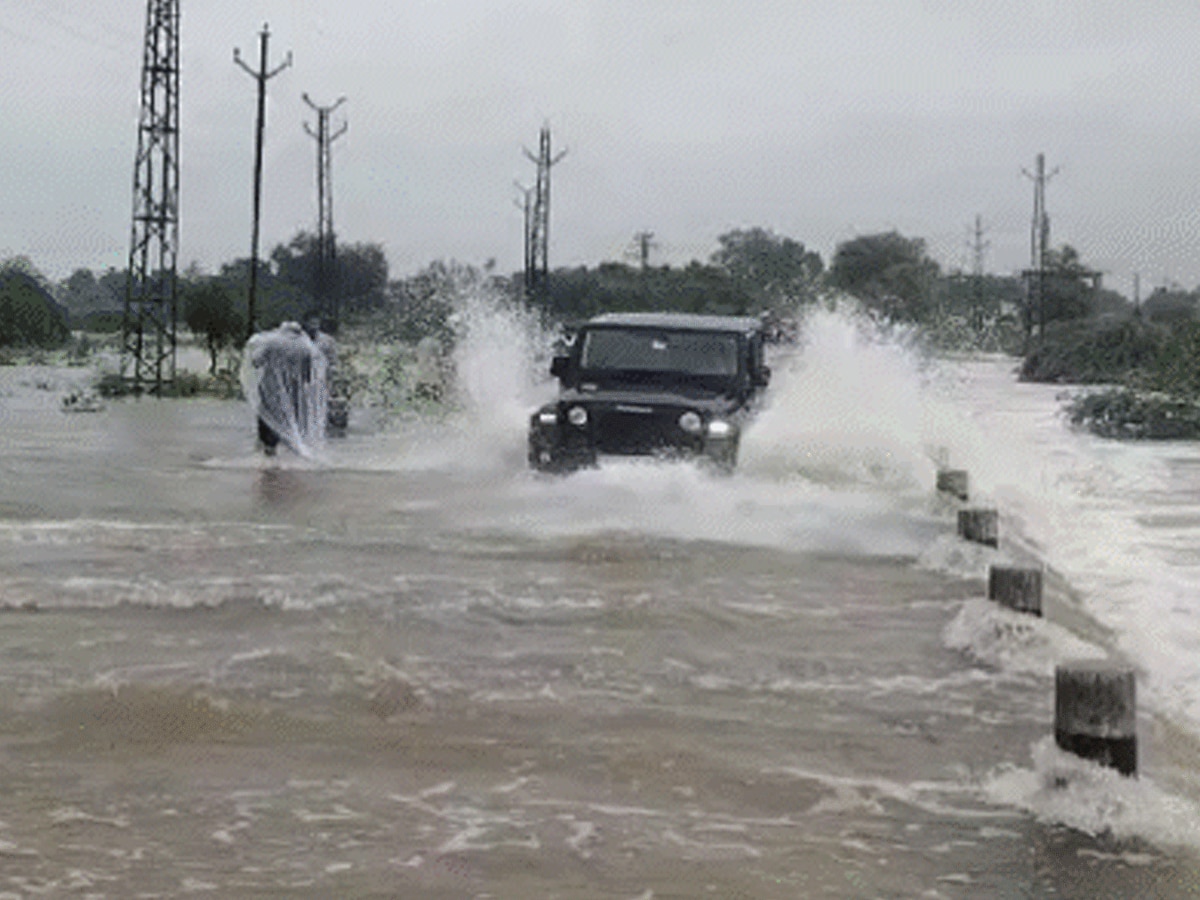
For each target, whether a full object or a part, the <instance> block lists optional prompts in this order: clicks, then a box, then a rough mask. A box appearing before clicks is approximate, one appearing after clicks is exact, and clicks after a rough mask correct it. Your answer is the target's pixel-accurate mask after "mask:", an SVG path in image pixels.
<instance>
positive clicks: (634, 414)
mask: <svg viewBox="0 0 1200 900" xmlns="http://www.w3.org/2000/svg"><path fill="white" fill-rule="evenodd" d="M679 415H680V410H678V409H652V408H650V407H638V406H634V405H632V404H630V405H619V406H616V407H610V408H607V409H595V410H594V411H593V423H592V426H593V431H592V433H593V434H594V435H595V439H596V449H597V450H598V451H599V452H600V453H611V454H621V455H643V454H652V453H656V452H659V451H661V450H669V449H695V448H696V445H697V443H698V441H697V439H696V438H694V437H693V436H691V435H689V434H687V433H686V432H685V431H683V430H682V429H681V428H680V427H679Z"/></svg>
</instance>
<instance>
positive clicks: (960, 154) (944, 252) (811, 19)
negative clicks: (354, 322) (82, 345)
mask: <svg viewBox="0 0 1200 900" xmlns="http://www.w3.org/2000/svg"><path fill="white" fill-rule="evenodd" d="M181 3H182V20H183V21H182V89H181V92H182V107H181V108H182V151H181V156H182V166H181V169H182V171H181V211H180V215H181V237H180V244H181V247H180V264H181V266H182V265H186V264H187V263H189V262H191V261H193V260H194V261H198V262H199V263H200V264H201V265H202V266H204V267H205V268H206V269H209V270H212V269H214V268H215V267H216V266H218V265H219V264H220V263H221V262H223V261H226V260H229V259H232V258H234V257H239V256H242V257H244V256H248V255H249V245H250V202H251V179H252V167H253V136H254V109H255V106H254V104H255V85H254V80H253V79H252V78H250V77H249V76H248V75H247V74H246V73H245V72H244V71H242V70H241V69H240V68H238V67H237V66H236V65H235V64H234V63H233V59H232V53H233V48H234V47H235V46H236V47H239V48H241V51H242V54H243V57H244V58H246V59H248V60H249V61H250V62H251V63H252V64H256V61H257V46H258V37H257V34H258V31H259V30H260V29H261V28H262V26H263V24H264V22H266V23H269V24H270V28H271V32H272V39H271V56H272V62H273V63H274V62H278V61H281V60H282V59H283V56H284V54H285V53H286V52H287V51H288V50H291V51H292V52H293V54H294V65H293V67H292V68H290V69H288V70H286V71H285V72H283V73H282V74H280V75H279V76H278V77H276V78H275V79H274V80H272V81H271V82H270V86H269V110H268V126H267V137H266V151H265V158H266V176H265V181H264V195H263V229H262V246H263V249H264V251H265V250H267V249H269V248H270V247H271V246H273V245H274V244H276V243H279V242H281V241H286V240H287V239H289V238H290V237H291V236H292V235H293V234H294V233H295V232H296V231H297V230H299V229H301V228H307V229H310V230H311V229H313V228H314V225H315V219H316V187H315V156H316V144H315V141H313V139H312V138H311V137H309V136H308V135H307V134H305V133H304V130H303V123H304V122H305V121H309V122H313V121H315V119H314V116H313V114H312V112H311V111H310V110H309V109H308V108H307V107H306V106H305V105H304V104H303V102H302V100H301V94H302V93H303V92H308V93H309V94H310V95H311V96H312V97H313V98H314V99H315V100H317V101H318V102H320V103H329V102H332V101H334V100H335V99H336V98H337V97H339V96H342V95H345V96H346V97H347V102H346V104H345V105H344V106H343V107H342V108H341V109H340V110H339V111H338V113H339V114H340V113H343V112H344V113H345V119H346V120H347V121H348V124H349V131H348V132H347V133H346V134H345V135H344V136H343V137H342V138H341V139H339V140H338V141H337V142H336V143H335V145H334V162H333V179H334V201H335V209H334V217H335V223H336V226H337V230H338V233H339V238H340V240H342V241H378V242H379V243H381V244H382V245H383V246H384V248H385V250H386V251H387V255H388V258H389V261H390V262H391V266H392V271H393V274H395V275H403V274H408V273H410V272H413V271H415V270H416V269H418V268H420V267H422V266H423V265H425V264H426V263H427V262H429V261H430V260H432V259H436V258H455V259H458V260H461V261H463V262H470V263H476V264H479V263H483V262H485V261H486V260H488V259H491V258H494V259H495V260H496V261H497V264H498V266H499V267H500V270H501V271H513V270H516V269H517V268H519V267H520V264H521V252H522V251H521V248H522V239H521V221H522V217H521V212H520V211H519V210H518V208H517V206H516V201H517V198H518V194H517V190H516V188H515V187H514V185H513V182H514V180H521V181H524V182H526V183H531V182H532V178H533V173H534V167H533V164H532V163H530V162H529V161H528V160H526V159H525V158H524V156H523V154H522V147H529V148H530V149H536V146H537V136H538V129H539V128H540V127H541V125H542V124H543V122H546V123H549V125H550V126H551V128H552V130H553V135H554V142H555V146H556V148H565V149H566V150H567V151H568V152H567V156H566V157H565V158H564V160H563V161H562V162H561V163H560V164H559V165H558V166H557V167H555V169H554V173H553V209H552V223H551V238H552V241H551V248H550V252H551V255H550V262H551V265H552V266H554V267H557V266H560V265H573V264H586V265H595V264H597V263H599V262H602V261H604V260H612V259H622V258H624V259H628V260H631V261H632V244H633V235H634V234H635V232H638V231H642V230H649V231H653V232H654V234H655V239H656V241H657V242H658V244H659V248H658V250H657V252H656V256H655V259H656V261H658V262H670V263H674V264H678V263H683V262H686V261H688V260H690V259H694V258H695V259H706V258H707V257H708V255H709V254H710V253H711V252H712V250H713V249H714V248H715V241H716V237H717V235H719V234H721V233H722V232H724V231H727V230H729V229H732V228H737V227H750V226H763V227H767V228H771V229H773V230H775V231H776V232H777V233H780V234H786V235H788V236H790V237H793V238H796V239H797V240H800V241H803V242H804V243H805V244H807V245H808V246H810V247H812V248H813V249H815V250H817V251H818V252H820V253H821V255H822V256H823V257H824V258H825V259H826V260H827V261H828V259H829V258H830V256H831V255H832V252H833V249H834V247H835V246H836V245H837V243H838V242H840V241H843V240H846V239H847V238H849V237H852V236H854V235H856V234H864V233H869V232H874V231H882V230H888V229H892V228H895V229H898V230H900V231H901V232H903V233H904V234H906V235H910V236H919V237H924V238H925V239H926V240H927V241H928V242H929V246H930V248H931V251H932V252H933V254H934V255H935V256H936V257H937V258H938V260H939V261H940V262H941V263H942V264H943V265H946V266H965V267H969V250H968V234H969V230H970V226H971V224H972V223H973V221H974V217H975V216H976V215H977V214H978V215H981V216H982V217H983V220H984V224H985V227H986V229H987V238H988V240H989V241H990V242H991V246H990V250H989V253H988V269H989V270H990V271H995V272H1012V271H1015V270H1017V269H1020V268H1021V267H1022V266H1024V265H1025V264H1026V263H1027V261H1028V255H1029V251H1028V247H1029V222H1030V217H1031V212H1032V193H1033V188H1032V184H1031V182H1030V181H1029V180H1028V179H1027V178H1025V177H1024V176H1023V175H1022V169H1023V168H1024V169H1032V167H1033V165H1034V158H1035V156H1036V154H1037V153H1038V152H1044V153H1045V154H1046V157H1047V162H1048V165H1049V166H1050V167H1059V172H1058V174H1056V175H1055V176H1054V178H1053V179H1052V180H1051V181H1050V184H1049V187H1048V192H1047V194H1048V208H1049V211H1050V213H1051V217H1052V241H1053V243H1055V244H1056V245H1057V244H1059V243H1062V242H1069V243H1072V244H1074V245H1075V246H1076V247H1077V248H1078V249H1079V250H1080V252H1081V253H1082V255H1083V258H1084V260H1085V261H1087V262H1090V263H1092V264H1093V265H1095V266H1096V267H1098V268H1100V269H1102V270H1104V271H1105V272H1106V273H1108V274H1107V279H1108V283H1109V284H1111V285H1112V286H1113V287H1115V288H1117V289H1118V290H1122V291H1125V292H1128V291H1129V289H1130V287H1129V286H1130V282H1131V273H1132V272H1134V271H1140V272H1141V274H1142V284H1143V290H1144V291H1148V290H1149V289H1150V288H1151V287H1153V286H1154V285H1157V284H1159V283H1162V282H1163V280H1164V279H1169V280H1173V281H1177V282H1179V283H1182V284H1183V285H1184V286H1185V287H1188V288H1192V287H1195V286H1197V285H1198V284H1200V252H1198V250H1200V237H1198V228H1197V225H1198V217H1197V210H1198V209H1200V153H1198V152H1197V148H1198V147H1200V73H1198V71H1197V68H1198V63H1197V55H1198V51H1197V47H1198V46H1200V3H1196V2H1195V0H1178V2H1170V0H1162V2H1150V3H1144V4H1132V3H1128V2H1116V0H1112V2H1109V0H1089V2H1083V0H1050V2H1023V0H983V2H970V0H945V2H943V0H929V2H916V0H836V2H835V0H828V2H827V0H803V2H802V0H636V2H635V0H590V2H589V0H405V2H403V3H383V2H379V0H339V2H337V3H320V2H317V0H203V2H199V0H197V2H192V0H181ZM145 16H146V4H145V2H144V0H88V2H86V3H81V2H79V0H0V41H3V45H4V52H3V53H2V54H0V85H3V87H2V88H0V91H2V94H0V96H2V97H3V114H4V121H5V128H4V135H3V138H0V185H2V196H3V198H4V201H5V211H4V215H3V219H2V222H0V257H7V256H10V255H14V254H25V255H28V256H29V257H31V258H32V259H33V261H34V263H35V264H37V265H38V266H39V267H40V268H42V269H43V270H44V271H46V272H47V273H48V274H50V275H51V276H52V277H55V278H59V277H63V276H65V275H66V274H69V272H70V271H71V270H73V269H74V268H76V267H80V266H84V267H88V268H94V269H101V268H104V267H106V266H110V265H112V266H117V267H123V266H124V265H125V264H126V262H127V257H128V253H129V230H130V224H129V219H130V210H131V204H132V201H131V187H132V177H133V154H134V148H135V146H136V122H137V115H138V99H139V79H140V71H141V49H142V40H143V33H144V28H145Z"/></svg>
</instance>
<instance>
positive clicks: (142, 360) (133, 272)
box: [121, 0, 179, 393]
mask: <svg viewBox="0 0 1200 900" xmlns="http://www.w3.org/2000/svg"><path fill="white" fill-rule="evenodd" d="M178 252H179V0H149V3H148V4H147V6H146V42H145V48H144V50H143V56H142V100H141V115H140V117H139V120H138V145H137V157H136V159H135V161H134V169H133V231H132V237H131V239H130V243H129V274H128V276H127V278H126V282H125V314H124V317H123V319H122V324H121V377H122V379H127V380H130V381H132V382H133V390H134V392H135V393H140V392H141V391H142V389H143V385H144V384H146V383H150V384H152V385H153V388H152V389H153V390H154V391H155V392H156V393H159V392H161V390H162V387H163V384H164V383H166V382H173V381H174V380H175V324H176V317H177V311H176V305H177V299H178V282H177V281H176V277H175V260H176V257H177V255H178ZM130 366H132V372H131V371H130Z"/></svg>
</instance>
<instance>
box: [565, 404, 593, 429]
mask: <svg viewBox="0 0 1200 900" xmlns="http://www.w3.org/2000/svg"><path fill="white" fill-rule="evenodd" d="M567 421H568V422H570V423H571V424H572V425H574V426H575V427H576V428H582V427H583V426H584V425H586V424H587V421H588V414H587V410H586V409H584V408H583V407H582V406H572V407H571V408H570V409H568V410H567Z"/></svg>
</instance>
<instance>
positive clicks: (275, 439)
mask: <svg viewBox="0 0 1200 900" xmlns="http://www.w3.org/2000/svg"><path fill="white" fill-rule="evenodd" d="M327 371H328V362H327V360H326V358H325V354H323V353H322V352H321V351H320V350H319V349H318V348H317V345H316V344H314V343H313V341H312V339H311V338H309V336H308V335H307V334H305V333H304V329H303V328H301V327H300V325H299V324H298V323H296V322H284V323H283V324H282V325H280V326H279V327H278V328H276V329H273V330H271V331H262V332H259V333H258V334H255V335H254V336H252V337H251V338H250V340H249V341H247V342H246V360H245V362H244V364H243V366H242V374H243V387H244V388H245V392H246V397H247V398H249V400H250V402H251V404H252V405H253V406H254V412H255V415H256V416H257V417H258V441H259V444H260V445H261V447H262V449H263V452H264V453H266V454H267V455H268V456H273V455H274V454H275V451H276V448H277V447H278V445H279V444H281V443H282V444H284V445H285V446H286V447H288V448H290V449H291V450H292V451H293V452H294V453H296V454H298V455H299V456H304V457H312V456H315V455H316V454H317V453H318V452H319V450H320V448H321V445H322V444H323V443H324V440H325V419H326V415H327V408H326V404H327V403H328V392H327V389H326V380H327Z"/></svg>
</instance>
